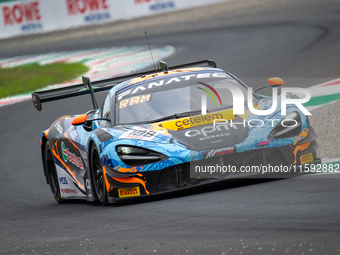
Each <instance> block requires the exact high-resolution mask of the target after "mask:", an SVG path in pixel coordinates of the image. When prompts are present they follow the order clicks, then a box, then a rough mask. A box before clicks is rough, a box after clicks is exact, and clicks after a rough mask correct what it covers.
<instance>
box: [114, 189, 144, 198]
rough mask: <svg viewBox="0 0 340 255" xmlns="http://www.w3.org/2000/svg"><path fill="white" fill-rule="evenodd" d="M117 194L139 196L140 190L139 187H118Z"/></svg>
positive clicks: (120, 195)
mask: <svg viewBox="0 0 340 255" xmlns="http://www.w3.org/2000/svg"><path fill="white" fill-rule="evenodd" d="M118 195H119V197H135V196H140V190H139V187H134V188H124V189H118Z"/></svg>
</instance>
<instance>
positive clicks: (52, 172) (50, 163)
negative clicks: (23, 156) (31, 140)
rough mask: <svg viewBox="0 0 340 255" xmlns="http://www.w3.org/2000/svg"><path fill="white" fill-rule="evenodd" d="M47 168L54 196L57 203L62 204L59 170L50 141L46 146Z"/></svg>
mask: <svg viewBox="0 0 340 255" xmlns="http://www.w3.org/2000/svg"><path fill="white" fill-rule="evenodd" d="M45 166H46V168H47V178H48V182H49V184H50V188H51V192H52V195H53V197H54V199H55V201H57V202H58V203H62V202H63V200H62V198H61V194H60V187H59V180H58V174H57V169H56V168H55V163H54V158H53V154H52V149H51V145H50V142H48V141H47V143H46V146H45Z"/></svg>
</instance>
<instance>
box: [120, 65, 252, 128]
mask: <svg viewBox="0 0 340 255" xmlns="http://www.w3.org/2000/svg"><path fill="white" fill-rule="evenodd" d="M228 85H229V86H230V85H232V86H236V87H237V88H239V89H240V90H241V91H242V92H243V95H244V98H245V100H246V98H247V90H246V88H245V87H244V86H243V85H241V84H240V83H238V82H237V81H236V80H235V79H233V78H231V77H230V76H229V75H228V74H226V73H224V72H195V73H190V75H178V74H177V75H176V76H174V75H172V76H170V75H169V77H166V76H162V77H160V79H158V80H156V81H155V80H152V82H150V81H149V82H148V81H146V82H144V83H142V84H140V85H138V86H135V87H133V88H132V89H131V88H130V89H127V90H123V91H119V93H117V99H116V102H117V103H116V107H115V108H116V123H117V124H133V123H152V122H157V121H161V120H165V119H167V118H169V119H171V118H179V117H186V116H189V115H190V114H192V115H193V114H200V113H201V111H202V102H206V109H207V112H214V111H218V110H221V109H227V108H231V107H232V105H233V96H232V94H231V92H230V90H229V89H226V88H225V87H226V86H228Z"/></svg>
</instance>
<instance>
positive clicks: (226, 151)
mask: <svg viewBox="0 0 340 255" xmlns="http://www.w3.org/2000/svg"><path fill="white" fill-rule="evenodd" d="M235 151H236V147H234V146H230V147H225V148H220V149H212V150H210V151H208V152H204V153H203V156H204V158H206V159H207V158H212V157H218V156H222V155H228V154H233V153H235Z"/></svg>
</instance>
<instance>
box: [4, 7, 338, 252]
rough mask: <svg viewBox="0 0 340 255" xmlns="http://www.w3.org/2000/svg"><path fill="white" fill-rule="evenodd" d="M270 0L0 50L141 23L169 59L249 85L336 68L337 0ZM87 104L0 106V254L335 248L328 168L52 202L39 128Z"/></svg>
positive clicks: (122, 31) (115, 41) (112, 38)
mask: <svg viewBox="0 0 340 255" xmlns="http://www.w3.org/2000/svg"><path fill="white" fill-rule="evenodd" d="M276 2H277V3H276ZM278 2H279V1H271V0H263V1H250V0H238V1H234V2H230V3H224V4H220V5H214V6H211V7H209V8H208V7H204V8H198V9H196V10H186V11H181V12H179V13H173V14H167V15H161V16H157V17H152V18H146V19H142V20H138V21H127V22H120V23H118V24H117V25H112V24H111V25H102V26H96V27H93V28H87V29H79V30H77V31H69V32H55V33H51V34H48V35H37V36H33V37H23V38H17V39H15V38H13V39H10V40H9V39H8V40H3V41H0V56H1V57H12V56H18V55H23V54H39V53H46V52H51V51H65V50H76V49H90V48H98V47H110V46H126V45H127V46H129V45H145V38H144V37H143V36H144V31H145V30H147V31H148V34H149V39H150V41H151V44H152V45H172V46H174V47H175V48H176V49H177V51H176V53H175V54H174V55H173V56H172V57H170V58H168V59H167V60H166V61H167V62H168V63H169V64H170V65H172V64H173V65H177V64H179V63H183V62H190V61H196V60H200V59H205V58H210V59H214V60H216V62H217V63H218V66H220V67H222V68H224V69H227V70H229V71H230V72H232V73H234V74H235V75H237V76H238V77H240V78H244V79H245V80H246V81H248V84H250V82H249V81H253V82H254V84H255V86H259V85H260V83H262V84H263V82H266V81H265V78H267V77H271V76H281V77H283V78H284V79H285V80H287V81H288V82H291V83H290V84H289V85H291V86H296V84H294V83H293V82H296V81H298V82H299V86H306V87H307V86H311V85H314V84H317V83H319V82H322V81H327V80H331V79H332V78H337V77H339V71H338V70H340V64H339V61H338V58H339V53H340V38H339V23H340V16H339V11H340V4H339V3H338V1H331V0H327V1H318V0H312V1H311V0H309V1H298V2H299V3H295V2H297V1H292V0H286V1H280V3H278ZM113 33H114V34H113ZM251 85H253V84H251ZM255 86H254V87H255ZM100 98H103V96H102V95H100ZM90 108H91V102H90V100H89V98H88V97H81V98H74V99H67V100H63V101H58V102H51V103H47V104H45V105H43V111H42V112H37V111H36V110H35V109H34V108H33V105H32V102H30V101H27V102H22V103H18V104H14V105H10V106H5V107H2V108H0V120H1V126H0V141H1V147H0V155H1V161H0V169H1V178H0V206H1V207H0V217H1V219H0V254H148V253H150V254H151V253H152V254H157V253H158V254H339V253H340V245H339V244H340V235H339V232H340V216H339V211H340V205H339V202H340V199H339V197H340V191H339V184H340V179H339V178H337V176H338V175H334V176H332V177H329V178H326V177H325V176H318V177H316V176H315V177H298V178H294V179H287V180H277V181H259V180H253V181H228V182H226V183H222V184H219V185H216V186H214V187H210V188H205V189H198V190H196V191H191V192H185V193H183V192H180V193H175V194H171V195H166V196H157V197H155V198H152V199H142V200H141V201H140V202H131V203H127V204H123V205H117V206H109V207H102V206H98V205H95V204H91V203H87V202H68V203H66V204H63V205H58V204H56V203H55V202H54V200H53V198H52V196H51V194H50V190H49V187H48V185H46V184H45V181H44V177H43V173H42V165H41V159H40V147H39V133H40V131H41V130H44V129H46V128H48V126H49V125H50V123H52V121H54V120H55V119H56V118H57V117H59V116H61V115H65V114H74V113H83V112H85V111H86V110H88V109H90ZM335 148H336V145H334V149H335Z"/></svg>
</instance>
